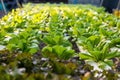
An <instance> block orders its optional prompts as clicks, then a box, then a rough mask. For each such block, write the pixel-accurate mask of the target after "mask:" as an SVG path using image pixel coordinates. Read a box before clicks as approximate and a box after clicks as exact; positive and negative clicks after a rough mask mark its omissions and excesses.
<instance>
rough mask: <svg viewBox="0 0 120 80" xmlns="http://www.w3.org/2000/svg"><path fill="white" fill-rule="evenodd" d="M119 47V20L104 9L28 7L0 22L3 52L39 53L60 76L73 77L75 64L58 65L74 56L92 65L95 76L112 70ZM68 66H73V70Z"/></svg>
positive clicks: (88, 6) (69, 6)
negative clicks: (68, 75) (48, 60)
mask: <svg viewBox="0 0 120 80" xmlns="http://www.w3.org/2000/svg"><path fill="white" fill-rule="evenodd" d="M42 44H43V45H42ZM119 47H120V20H119V18H117V17H115V16H114V15H112V14H109V13H106V12H104V8H101V7H100V8H97V7H95V6H91V5H69V4H68V5H65V4H52V5H51V4H37V5H36V4H28V5H25V6H24V8H22V9H16V10H12V12H10V13H8V15H6V16H4V17H3V18H2V19H1V20H0V50H1V51H3V50H7V51H8V52H9V53H10V54H11V53H12V54H15V53H18V54H21V53H22V54H26V53H27V54H28V55H31V54H32V55H35V54H38V53H39V54H40V55H41V56H42V57H46V58H49V59H50V62H48V63H49V65H51V66H52V67H53V68H52V71H56V72H57V73H65V74H73V73H72V72H71V71H72V69H73V68H74V69H73V72H74V70H75V69H76V68H75V67H76V65H74V64H71V63H70V64H66V65H64V64H63V63H60V62H59V61H64V60H70V59H71V58H73V57H79V60H85V63H86V64H89V65H91V66H93V69H91V71H93V73H95V72H94V71H100V72H101V71H102V72H103V71H104V70H113V69H114V67H115V66H113V64H114V62H113V59H115V58H116V57H117V58H119V56H120V49H119ZM32 55H31V56H32ZM14 56H16V54H15V55H14ZM40 59H41V58H40ZM79 60H78V61H79ZM23 61H24V59H23ZM30 64H31V63H30ZM45 64H46V63H45ZM68 65H73V66H74V67H73V68H71V67H70V69H71V71H70V69H69V68H68V69H67V67H68ZM31 66H32V64H31ZM51 66H49V67H51ZM59 66H61V68H59ZM26 68H27V67H26ZM28 69H29V68H28ZM105 74H107V72H106V73H105ZM36 76H37V74H36Z"/></svg>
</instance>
